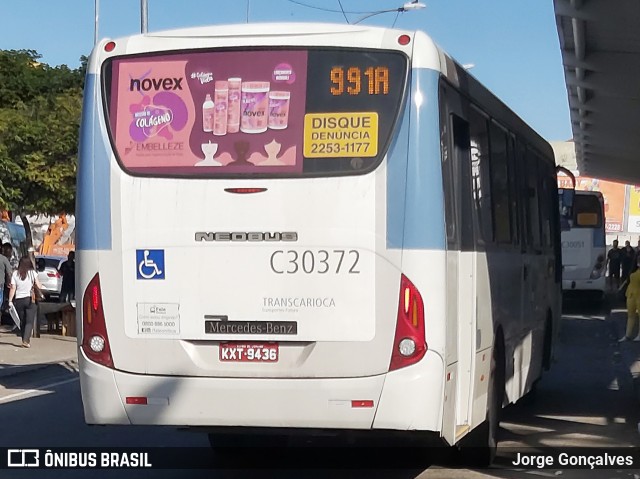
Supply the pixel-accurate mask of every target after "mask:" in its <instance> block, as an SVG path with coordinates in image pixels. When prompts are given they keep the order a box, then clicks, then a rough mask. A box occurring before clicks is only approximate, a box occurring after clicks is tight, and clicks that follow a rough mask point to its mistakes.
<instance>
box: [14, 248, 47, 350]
mask: <svg viewBox="0 0 640 479" xmlns="http://www.w3.org/2000/svg"><path fill="white" fill-rule="evenodd" d="M34 284H35V285H36V287H37V288H40V289H42V285H41V284H40V281H38V275H37V274H36V271H35V269H34V268H33V263H31V258H29V257H28V256H23V257H22V258H20V262H19V263H18V269H17V270H16V271H15V272H14V273H13V275H12V276H11V287H10V289H9V307H11V305H12V304H13V305H14V306H15V308H16V311H17V312H18V316H19V317H20V331H21V333H22V347H23V348H29V347H31V333H32V332H33V322H34V321H35V318H36V313H37V306H36V304H35V302H34V300H33V299H32V298H31V293H32V290H33V285H34ZM14 299H15V302H14Z"/></svg>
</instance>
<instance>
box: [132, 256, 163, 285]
mask: <svg viewBox="0 0 640 479" xmlns="http://www.w3.org/2000/svg"><path fill="white" fill-rule="evenodd" d="M136 264H137V276H138V279H164V250H163V249H137V250H136Z"/></svg>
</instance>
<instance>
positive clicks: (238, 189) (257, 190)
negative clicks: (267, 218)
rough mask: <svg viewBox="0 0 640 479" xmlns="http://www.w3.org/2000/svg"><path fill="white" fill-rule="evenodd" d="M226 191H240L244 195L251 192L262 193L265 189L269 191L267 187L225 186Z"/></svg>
mask: <svg viewBox="0 0 640 479" xmlns="http://www.w3.org/2000/svg"><path fill="white" fill-rule="evenodd" d="M224 191H226V192H227V193H239V194H242V195H245V194H250V193H262V192H263V191H267V189H266V188H225V189H224Z"/></svg>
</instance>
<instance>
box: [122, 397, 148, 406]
mask: <svg viewBox="0 0 640 479" xmlns="http://www.w3.org/2000/svg"><path fill="white" fill-rule="evenodd" d="M126 403H127V404H142V405H144V406H146V405H147V398H146V397H137V396H136V397H131V396H130V397H128V398H127V399H126Z"/></svg>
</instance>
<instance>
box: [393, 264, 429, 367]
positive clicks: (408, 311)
mask: <svg viewBox="0 0 640 479" xmlns="http://www.w3.org/2000/svg"><path fill="white" fill-rule="evenodd" d="M426 352H427V342H426V339H425V327H424V303H423V301H422V296H421V295H420V292H419V291H418V289H417V288H416V287H415V286H414V285H413V283H412V282H411V281H409V279H408V278H407V277H406V276H405V275H402V276H401V278H400V299H399V301H398V319H397V322H396V333H395V338H394V340H393V351H392V353H391V364H390V365H389V371H393V370H395V369H400V368H404V367H406V366H409V365H411V364H415V363H417V362H418V361H420V359H422V358H423V357H424V355H425V353H426Z"/></svg>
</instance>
